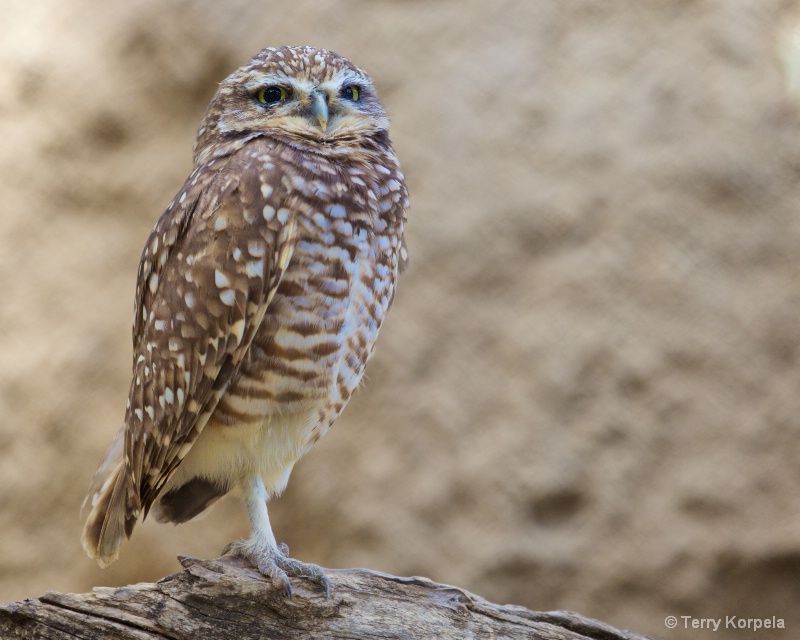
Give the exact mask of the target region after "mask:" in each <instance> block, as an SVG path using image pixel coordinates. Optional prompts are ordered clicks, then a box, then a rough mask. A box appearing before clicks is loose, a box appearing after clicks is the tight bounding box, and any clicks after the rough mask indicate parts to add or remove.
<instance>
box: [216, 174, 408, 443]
mask: <svg viewBox="0 0 800 640" xmlns="http://www.w3.org/2000/svg"><path fill="white" fill-rule="evenodd" d="M312 183H313V181H312V180H311V179H303V180H299V179H295V180H294V184H293V185H292V191H291V192H290V197H289V198H287V200H289V201H290V202H291V203H292V204H291V206H292V208H293V209H294V211H295V212H296V232H295V238H294V240H293V252H292V257H291V260H290V262H289V264H288V266H287V268H286V270H285V272H284V274H283V276H282V279H281V281H280V284H279V286H278V289H277V292H276V294H275V296H274V298H273V299H272V301H271V303H270V306H269V309H268V311H267V314H266V316H265V318H264V321H263V322H262V324H261V326H260V327H259V330H258V331H257V333H256V336H255V338H254V341H253V343H252V345H251V347H250V350H249V352H248V354H247V356H246V358H245V360H244V361H243V362H242V365H241V367H240V370H239V375H238V376H237V379H236V380H235V382H234V384H233V385H232V386H231V387H230V388H229V390H228V392H227V393H226V396H225V397H224V398H223V401H222V402H221V403H220V406H219V408H218V411H217V414H218V415H217V417H218V418H222V419H223V421H227V422H230V423H231V424H233V423H236V422H245V421H247V422H257V421H265V422H270V421H272V420H273V418H275V417H280V416H286V415H287V414H291V413H296V412H307V411H311V412H312V413H314V414H315V417H314V419H313V420H312V421H311V422H312V424H311V425H309V426H311V427H314V428H317V427H319V428H321V429H322V430H324V429H325V428H327V425H328V424H329V423H330V422H332V421H333V419H335V417H336V416H337V415H338V413H339V412H340V411H341V410H342V408H343V407H344V405H345V404H346V402H347V400H348V399H349V398H350V395H351V394H352V392H353V391H354V390H355V388H356V387H357V386H358V383H359V381H360V380H361V377H362V375H363V372H364V367H365V365H366V362H367V360H368V358H369V356H370V354H371V352H372V348H373V345H374V343H375V341H376V339H377V336H378V330H379V329H380V326H381V324H382V322H383V318H384V316H385V313H386V311H387V310H388V306H389V301H390V300H391V294H392V291H393V287H394V279H395V275H396V272H397V246H396V243H395V244H393V242H392V240H391V239H390V238H392V237H394V236H395V235H396V233H394V232H395V231H396V229H395V228H394V225H393V224H392V222H391V221H390V220H386V219H385V212H381V211H380V205H379V202H380V200H379V197H380V196H379V195H378V194H374V191H373V190H372V189H370V188H369V187H366V185H363V186H362V185H358V184H356V185H353V186H355V187H361V188H360V189H359V190H360V191H362V192H363V198H364V204H363V205H362V206H356V205H354V204H353V202H352V201H351V202H350V203H349V204H348V205H347V207H346V206H344V205H343V204H338V202H337V200H338V199H332V201H329V203H328V204H324V203H323V202H322V199H321V198H320V197H319V195H318V193H317V192H318V191H319V189H320V184H323V185H327V186H326V187H325V188H326V189H328V190H333V189H334V188H335V187H333V186H330V185H331V183H330V181H322V180H320V181H319V184H316V185H315V184H312ZM333 184H334V185H335V184H341V181H340V180H339V181H336V180H334V181H333ZM310 189H314V191H313V192H311V191H309V190H310ZM351 193H352V191H351ZM370 194H374V200H375V201H374V202H370V201H369V199H370ZM322 423H324V424H322ZM320 424H322V426H321V427H320Z"/></svg>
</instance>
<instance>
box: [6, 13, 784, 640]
mask: <svg viewBox="0 0 800 640" xmlns="http://www.w3.org/2000/svg"><path fill="white" fill-rule="evenodd" d="M0 6H2V10H3V16H4V17H3V23H4V28H3V31H2V36H1V37H0V203H1V204H0V294H2V295H1V297H0V301H1V302H0V601H6V600H17V599H21V598H24V597H26V596H34V595H39V594H41V593H42V592H44V591H46V590H68V591H84V590H88V589H90V588H91V587H92V586H95V585H100V584H104V585H120V584H124V583H129V582H131V581H141V580H147V581H152V580H156V579H158V578H160V577H162V576H164V575H166V574H167V573H170V572H173V571H175V570H177V569H178V565H177V562H176V561H175V556H176V554H177V553H189V554H194V555H198V556H205V557H210V556H214V555H216V554H218V553H219V551H220V550H221V549H222V547H223V546H224V544H225V543H226V542H228V541H229V540H231V539H233V538H237V537H242V536H244V535H246V534H247V525H246V521H245V517H244V512H243V509H242V508H241V506H240V505H239V504H238V503H236V502H235V501H233V500H228V501H225V502H223V503H222V504H220V505H219V506H218V507H217V508H216V509H215V510H214V511H213V513H212V514H211V515H210V516H208V517H207V518H205V519H204V520H202V521H200V522H197V523H190V524H187V525H184V526H182V527H179V528H173V527H164V526H161V525H156V524H154V523H152V522H147V523H145V524H144V525H143V526H140V527H139V528H138V529H137V531H136V533H135V535H134V537H133V540H132V541H131V543H129V544H128V545H127V547H126V548H125V549H124V552H123V556H122V559H121V560H120V561H119V562H118V563H117V564H115V565H114V566H112V567H111V568H109V569H107V570H105V571H100V570H99V569H98V568H97V567H96V566H94V564H93V563H92V562H91V561H89V560H88V559H87V558H86V557H85V556H84V554H83V552H82V550H81V548H80V544H79V541H78V538H79V531H80V527H81V523H80V521H79V518H78V510H79V507H80V503H81V500H82V499H83V494H84V491H85V489H86V487H87V485H88V482H89V479H90V477H91V475H92V473H93V472H94V470H95V468H96V465H97V463H98V462H99V460H100V458H101V456H102V453H103V451H104V448H105V447H106V445H107V444H108V442H109V441H110V439H111V437H112V435H113V434H114V432H115V430H116V428H117V426H118V424H119V423H120V421H121V418H122V414H123V410H124V405H125V398H126V392H127V389H128V384H129V379H128V376H129V371H130V329H129V326H130V316H131V311H132V304H133V289H134V281H135V274H136V267H137V263H138V258H139V254H140V251H141V248H142V246H143V244H144V241H145V239H146V237H147V234H148V232H149V230H150V228H151V227H152V225H153V224H154V222H155V221H156V219H157V218H158V216H159V214H160V212H161V211H162V210H163V208H164V207H165V205H166V204H167V203H168V202H169V200H170V199H171V198H172V195H173V194H174V193H175V191H176V190H177V189H178V188H179V187H180V185H181V184H182V181H183V179H184V177H185V176H186V175H187V174H188V171H189V169H190V162H191V159H190V158H191V147H192V143H193V140H194V131H195V129H196V127H197V124H198V122H199V119H200V117H201V115H202V113H203V111H204V109H205V106H206V104H207V102H208V100H209V98H210V96H211V94H212V93H213V91H214V89H215V87H216V83H217V82H219V81H220V80H221V79H222V78H223V77H224V76H225V75H227V74H228V73H229V72H231V71H232V70H233V69H234V68H235V67H237V66H238V65H239V64H241V63H243V62H245V61H246V60H247V59H248V58H249V57H250V56H252V55H253V54H254V53H256V52H257V51H258V50H259V49H260V48H262V47H263V46H267V45H278V44H314V45H317V46H322V47H327V48H331V49H334V50H336V51H338V52H340V53H342V54H343V55H346V56H347V57H350V58H351V59H353V60H354V61H356V62H357V63H358V64H360V65H362V66H364V67H365V68H366V69H367V70H368V71H370V73H371V74H372V75H373V77H374V78H375V79H376V82H377V85H378V89H379V91H380V93H381V96H382V98H383V101H384V103H385V104H386V105H387V107H388V109H389V111H390V113H391V114H392V117H393V129H392V137H393V139H394V141H395V146H396V148H397V151H398V153H399V155H400V158H401V160H402V162H403V165H404V169H405V170H406V174H407V177H408V180H409V186H410V190H411V195H412V206H413V210H412V212H411V216H410V225H409V228H408V236H409V245H410V250H411V254H412V268H411V270H410V272H409V273H408V274H407V275H406V276H405V278H404V279H403V281H402V284H401V288H400V291H399V293H398V296H397V299H396V301H395V305H394V308H393V310H392V314H391V315H390V318H389V321H388V323H387V325H386V326H385V329H384V331H383V334H382V336H381V341H380V342H379V347H378V354H377V356H376V358H375V359H374V360H373V361H372V363H371V364H370V367H369V368H368V381H367V383H366V385H365V388H364V389H362V391H361V392H360V393H359V394H358V395H357V397H356V398H355V399H354V400H353V401H352V402H351V404H350V406H349V407H348V409H347V410H346V411H345V414H344V416H343V417H342V418H341V419H340V420H339V421H338V422H337V424H336V426H335V428H334V429H333V430H332V431H331V433H330V434H329V435H328V436H327V437H326V438H325V439H323V440H322V441H321V442H320V443H319V444H318V445H317V447H316V448H315V449H314V450H313V451H312V452H311V453H310V454H309V455H308V456H307V457H306V458H305V459H304V460H303V461H302V462H301V463H300V464H299V465H298V467H297V469H296V471H295V473H294V476H293V478H292V481H291V482H290V484H289V489H288V491H287V493H286V494H285V496H284V497H283V498H281V499H280V500H278V501H277V502H275V503H273V506H272V514H273V516H272V517H273V524H274V528H275V530H276V532H277V535H278V537H279V539H282V540H285V541H286V542H287V543H288V544H289V545H290V546H291V548H292V552H293V554H294V555H296V556H297V557H299V558H302V559H304V560H307V561H313V562H317V563H320V564H322V565H324V566H328V567H347V566H366V567H370V568H373V569H379V570H383V571H388V572H392V573H397V574H423V575H427V576H429V577H431V578H433V579H436V580H439V581H444V582H449V583H455V584H458V585H460V586H463V587H466V588H468V589H471V590H473V591H475V592H478V593H480V594H481V595H483V596H485V597H487V598H489V599H491V600H494V601H499V602H513V603H517V604H522V605H526V606H528V607H532V608H535V609H541V610H546V609H554V608H560V609H574V610H577V611H579V612H581V613H583V614H586V615H589V616H593V617H597V618H601V619H604V620H606V621H607V622H609V623H612V624H614V625H616V626H621V627H627V628H632V629H635V630H637V631H640V632H645V633H649V634H653V635H656V636H660V637H670V638H693V639H696V638H714V639H715V640H720V639H723V638H741V637H744V635H743V633H746V632H740V631H736V630H730V629H728V630H723V631H719V632H717V633H711V632H701V631H695V630H691V629H684V628H683V626H684V621H683V620H682V619H680V618H679V626H678V628H677V629H675V630H674V631H670V630H668V629H666V628H665V626H664V619H665V617H666V616H667V615H675V616H693V617H698V618H699V617H703V618H718V617H722V618H724V617H725V616H731V615H733V616H738V617H741V618H755V617H758V618H767V617H770V616H773V615H774V616H777V617H778V618H783V619H784V621H785V625H786V627H787V629H786V630H785V631H784V632H774V631H772V632H761V633H760V634H759V635H757V637H764V638H766V637H770V638H797V637H798V635H799V634H800V607H798V604H800V490H799V489H800V467H799V466H798V460H800V370H799V367H798V360H800V180H799V179H798V178H800V116H798V107H797V103H796V101H795V98H793V96H792V92H791V90H792V88H793V87H796V82H797V80H798V78H795V77H794V76H793V75H792V74H793V73H796V72H797V68H796V66H795V65H796V64H797V62H796V59H793V58H792V55H791V53H792V50H793V49H792V47H793V46H794V43H795V39H794V38H795V37H796V36H795V35H794V34H793V29H794V28H795V27H796V26H797V24H798V23H800V12H798V11H797V10H796V6H795V3H794V2H788V1H781V0H674V1H672V2H657V1H656V0H647V1H642V0H620V1H618V2H597V1H596V0H567V1H564V0H536V1H535V2H534V1H531V2H525V1H522V0H519V1H517V2H510V1H506V2H502V1H497V2H484V1H483V0H442V1H440V2H436V3H431V2H421V1H413V0H406V1H403V2H399V1H398V2H368V1H366V0H363V1H357V0H332V1H329V2H315V1H312V0H294V1H291V2H288V1H287V2H267V1H264V0H260V1H259V0H232V1H228V2H218V1H213V0H197V1H194V2H190V1H188V0H186V1H178V0H168V1H166V2H156V1H155V0H152V1H146V0H133V1H130V2H125V3H122V2H112V1H111V0H99V1H98V0H69V1H66V0H40V1H39V2H36V3H32V2H27V1H26V0H0ZM754 637H756V636H754Z"/></svg>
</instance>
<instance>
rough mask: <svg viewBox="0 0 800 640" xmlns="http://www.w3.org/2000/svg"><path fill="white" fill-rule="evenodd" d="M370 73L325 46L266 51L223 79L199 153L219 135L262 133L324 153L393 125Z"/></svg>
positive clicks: (202, 130)
mask: <svg viewBox="0 0 800 640" xmlns="http://www.w3.org/2000/svg"><path fill="white" fill-rule="evenodd" d="M388 124H389V123H388V119H387V117H386V113H385V112H384V111H383V108H382V107H381V104H380V102H379V101H378V97H377V95H376V94H375V89H374V87H373V85H372V81H371V80H370V78H369V76H368V75H367V74H366V73H365V72H364V71H363V70H361V69H360V68H358V67H356V66H355V65H353V64H352V63H351V62H349V61H348V60H346V59H345V58H342V57H341V56H339V55H337V54H335V53H333V52H331V51H326V50H324V49H313V48H310V47H280V48H278V49H264V50H263V51H262V52H261V53H259V54H258V55H257V56H256V57H255V58H253V60H252V61H251V62H250V64H248V65H246V66H244V67H242V68H240V69H239V70H237V71H236V72H235V73H233V74H232V75H230V76H229V77H228V78H226V79H225V81H224V82H223V83H222V84H221V85H220V88H219V90H218V91H217V94H216V95H215V96H214V98H213V100H212V101H211V104H210V105H209V109H208V111H207V113H206V117H205V119H204V120H203V124H202V125H201V128H200V131H199V132H198V144H197V149H196V151H195V153H196V155H197V154H198V153H199V152H200V151H201V149H202V148H203V147H204V146H205V145H208V144H211V143H213V142H214V139H215V138H217V137H218V136H219V134H222V135H223V136H225V135H230V134H233V135H235V134H237V133H250V132H256V131H264V132H267V133H271V134H274V135H277V136H279V137H282V138H284V139H288V141H289V142H294V143H297V144H300V145H302V146H303V147H306V148H311V149H312V150H316V151H319V152H325V151H326V150H330V151H334V150H335V149H336V148H337V147H338V146H341V145H348V144H352V143H357V142H358V141H359V140H362V139H364V138H365V137H368V136H370V135H371V134H375V133H377V132H379V131H385V130H386V129H387V128H388Z"/></svg>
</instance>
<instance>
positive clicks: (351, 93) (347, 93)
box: [342, 84, 361, 102]
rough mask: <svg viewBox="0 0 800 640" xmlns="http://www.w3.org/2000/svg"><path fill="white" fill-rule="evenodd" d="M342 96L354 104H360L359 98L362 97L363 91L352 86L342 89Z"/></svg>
mask: <svg viewBox="0 0 800 640" xmlns="http://www.w3.org/2000/svg"><path fill="white" fill-rule="evenodd" d="M342 96H343V97H345V98H346V99H348V100H352V101H353V102H358V98H359V97H360V96H361V90H360V89H359V88H358V87H357V86H356V85H354V84H351V85H348V86H346V87H345V88H344V89H342Z"/></svg>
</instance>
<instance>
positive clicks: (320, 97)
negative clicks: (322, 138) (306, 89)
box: [311, 92, 328, 133]
mask: <svg viewBox="0 0 800 640" xmlns="http://www.w3.org/2000/svg"><path fill="white" fill-rule="evenodd" d="M311 114H312V115H313V116H314V117H315V118H316V119H317V122H318V123H319V126H320V129H322V131H323V133H324V132H325V131H326V130H327V129H328V101H327V96H326V95H325V94H324V93H317V92H315V93H314V94H313V95H312V96H311Z"/></svg>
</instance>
